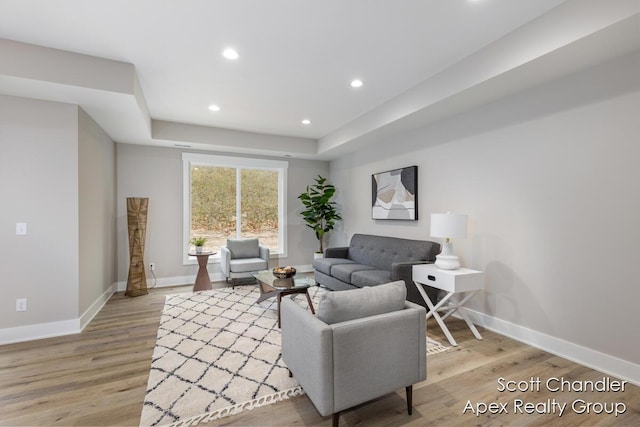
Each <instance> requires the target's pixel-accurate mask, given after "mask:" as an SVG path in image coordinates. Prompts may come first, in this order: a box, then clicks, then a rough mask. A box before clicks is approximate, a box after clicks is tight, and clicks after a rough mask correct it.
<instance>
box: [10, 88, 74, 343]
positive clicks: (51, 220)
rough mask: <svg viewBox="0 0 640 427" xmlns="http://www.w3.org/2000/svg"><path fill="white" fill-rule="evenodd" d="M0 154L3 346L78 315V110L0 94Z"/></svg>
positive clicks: (72, 106) (70, 106)
mask: <svg viewBox="0 0 640 427" xmlns="http://www.w3.org/2000/svg"><path fill="white" fill-rule="evenodd" d="M0 153H1V154H0V200H1V202H0V203H1V207H0V295H2V296H1V297H0V341H2V338H3V337H5V336H6V337H7V338H9V339H11V338H12V334H13V333H14V332H15V333H18V334H20V333H22V332H25V331H26V329H20V327H26V326H29V325H37V324H44V323H55V322H63V323H64V322H66V321H72V322H73V320H74V319H77V318H78V281H79V278H78V262H79V261H78V260H79V257H78V239H79V230H78V190H77V189H78V107H77V106H75V105H69V104H60V103H55V102H45V101H35V100H31V99H24V98H15V97H8V96H0ZM17 222H26V223H27V231H28V234H27V235H26V236H16V234H15V227H16V223H17ZM16 298H27V299H28V309H27V311H26V312H16V309H15V304H16ZM11 328H14V329H11ZM9 329H11V330H10V331H9V332H7V331H8V330H9ZM3 330H4V331H5V332H7V334H5V335H3V334H2V332H3ZM12 331H13V332H12Z"/></svg>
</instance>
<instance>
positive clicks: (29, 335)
mask: <svg viewBox="0 0 640 427" xmlns="http://www.w3.org/2000/svg"><path fill="white" fill-rule="evenodd" d="M115 291H116V284H115V283H114V284H112V285H111V286H109V288H108V289H107V290H106V291H104V292H103V293H102V295H100V296H99V297H98V298H97V299H96V300H95V301H94V302H93V303H92V304H91V305H90V306H89V308H87V309H86V310H85V312H84V313H82V314H81V315H80V317H78V318H76V319H69V320H60V321H56V322H47V323H38V324H35V325H25V326H16V327H14V328H4V329H0V345H2V344H13V343H18V342H25V341H34V340H40V339H44V338H53V337H60V336H63V335H73V334H79V333H80V332H82V330H83V329H84V328H85V327H86V326H87V325H88V324H89V322H91V320H92V319H93V318H94V317H95V316H96V314H98V313H99V312H100V310H102V307H104V305H105V304H106V303H107V301H109V298H111V295H113V294H114V293H115Z"/></svg>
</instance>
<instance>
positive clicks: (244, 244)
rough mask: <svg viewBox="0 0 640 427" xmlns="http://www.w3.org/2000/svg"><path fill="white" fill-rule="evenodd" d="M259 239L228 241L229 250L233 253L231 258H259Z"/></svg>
mask: <svg viewBox="0 0 640 427" xmlns="http://www.w3.org/2000/svg"><path fill="white" fill-rule="evenodd" d="M258 245H259V243H258V239H257V238H253V239H227V249H229V251H230V252H231V258H232V259H233V258H258V257H260V248H259V247H258Z"/></svg>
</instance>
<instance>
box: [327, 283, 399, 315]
mask: <svg viewBox="0 0 640 427" xmlns="http://www.w3.org/2000/svg"><path fill="white" fill-rule="evenodd" d="M406 298H407V287H406V286H405V284H404V281H403V280H398V281H396V282H390V283H385V284H384V285H378V286H367V287H364V288H360V289H353V290H348V291H334V292H326V293H325V294H324V295H322V297H321V298H320V303H319V304H318V310H317V311H316V312H317V316H318V319H320V320H322V321H323V322H325V323H327V324H329V325H331V324H333V323H339V322H346V321H347V320H354V319H360V318H363V317H369V316H375V315H376V314H384V313H389V312H392V311H397V310H402V309H404V303H405V299H406Z"/></svg>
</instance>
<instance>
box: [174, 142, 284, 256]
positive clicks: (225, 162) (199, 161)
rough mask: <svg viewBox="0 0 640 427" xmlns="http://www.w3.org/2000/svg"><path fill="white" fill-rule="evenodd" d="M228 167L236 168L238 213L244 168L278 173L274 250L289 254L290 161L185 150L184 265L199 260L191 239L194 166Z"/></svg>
mask: <svg viewBox="0 0 640 427" xmlns="http://www.w3.org/2000/svg"><path fill="white" fill-rule="evenodd" d="M192 166H208V167H225V168H235V169H236V180H237V181H236V182H237V185H236V212H238V210H240V209H241V197H242V195H241V186H240V181H239V180H240V172H239V171H240V170H242V169H254V170H256V169H257V170H271V171H277V172H278V247H279V251H277V252H274V251H271V254H270V255H271V257H272V258H282V257H284V258H286V257H287V227H286V224H287V169H288V167H289V162H287V161H282V160H269V159H259V158H253V157H231V156H220V155H214V154H196V153H182V242H183V243H182V244H183V248H182V249H183V250H182V254H183V255H182V264H183V265H192V264H196V263H197V259H196V257H192V256H189V255H188V252H189V248H190V245H189V239H190V236H191V167H192ZM236 221H242V218H241V215H236ZM241 231H242V229H241V224H238V226H237V227H236V233H240V232H241ZM209 262H210V263H216V262H220V252H218V253H216V254H214V255H212V256H211V257H209Z"/></svg>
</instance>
